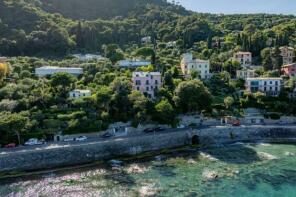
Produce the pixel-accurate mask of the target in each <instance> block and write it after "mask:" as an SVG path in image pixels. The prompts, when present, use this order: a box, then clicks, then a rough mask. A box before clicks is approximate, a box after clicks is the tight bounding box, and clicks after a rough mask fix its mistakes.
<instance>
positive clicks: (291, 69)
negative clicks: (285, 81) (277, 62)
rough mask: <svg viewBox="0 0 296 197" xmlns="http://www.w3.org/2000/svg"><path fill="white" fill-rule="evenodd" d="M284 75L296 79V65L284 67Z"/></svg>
mask: <svg viewBox="0 0 296 197" xmlns="http://www.w3.org/2000/svg"><path fill="white" fill-rule="evenodd" d="M282 73H283V74H284V75H285V76H289V77H296V63H293V64H287V65H284V66H282Z"/></svg>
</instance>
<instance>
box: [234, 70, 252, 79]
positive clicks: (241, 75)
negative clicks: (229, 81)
mask: <svg viewBox="0 0 296 197" xmlns="http://www.w3.org/2000/svg"><path fill="white" fill-rule="evenodd" d="M255 76H256V74H255V70H252V69H242V70H238V71H236V78H237V79H246V78H255Z"/></svg>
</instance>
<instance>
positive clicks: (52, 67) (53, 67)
mask: <svg viewBox="0 0 296 197" xmlns="http://www.w3.org/2000/svg"><path fill="white" fill-rule="evenodd" d="M36 69H82V68H79V67H58V66H42V67H39V68H36Z"/></svg>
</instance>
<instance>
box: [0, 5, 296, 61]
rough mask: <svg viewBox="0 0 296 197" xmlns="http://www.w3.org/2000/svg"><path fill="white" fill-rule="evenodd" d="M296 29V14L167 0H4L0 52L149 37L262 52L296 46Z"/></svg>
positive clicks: (125, 43) (90, 48)
mask: <svg viewBox="0 0 296 197" xmlns="http://www.w3.org/2000/svg"><path fill="white" fill-rule="evenodd" d="M70 2H71V3H70ZM295 30H296V17H295V16H285V15H268V14H252V15H215V14H200V13H193V12H189V11H186V10H185V9H184V8H183V7H181V6H179V5H173V4H170V3H167V2H166V1H163V0H124V1H123V0H112V1H106V0H84V1H78V0H71V1H69V0H67V1H66V0H3V1H1V2H0V54H2V55H8V56H15V55H44V54H47V55H48V54H53V55H65V54H67V53H69V52H72V51H86V52H98V51H99V52H101V49H102V46H103V45H105V44H113V43H115V44H118V45H119V46H120V47H121V48H122V49H126V48H128V47H130V46H132V45H133V44H137V45H139V44H141V38H142V37H145V36H151V37H152V38H153V40H157V41H158V42H169V41H178V44H179V45H180V46H181V48H182V49H183V50H187V49H189V48H192V47H195V48H196V47H197V48H198V47H199V46H200V45H201V44H202V43H201V42H209V41H212V40H213V38H214V40H217V41H219V42H223V43H224V44H226V46H225V48H224V50H233V49H235V47H237V46H238V45H239V46H241V47H242V49H244V50H250V51H252V52H253V53H254V55H255V56H259V55H260V50H262V49H263V48H265V47H271V46H275V45H288V44H289V45H292V46H294V45H295V43H296V36H295Z"/></svg>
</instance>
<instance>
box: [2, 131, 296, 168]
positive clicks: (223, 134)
mask: <svg viewBox="0 0 296 197" xmlns="http://www.w3.org/2000/svg"><path fill="white" fill-rule="evenodd" d="M258 140H264V141H269V142H277V141H280V142H290V141H294V140H295V141H296V126H290V127H288V126H283V127H280V126H279V127H269V126H262V127H259V126H258V127H221V128H207V129H201V130H187V131H184V130H183V131H174V132H165V133H158V134H155V135H153V134H151V135H143V136H137V137H126V138H117V139H112V140H108V141H99V142H90V143H84V144H75V145H65V146H60V147H45V148H42V147H40V148H37V149H34V150H23V151H9V152H6V153H5V152H2V153H0V172H9V171H31V170H40V169H48V168H55V167H63V166H73V165H80V164H86V163H91V162H95V161H102V160H107V159H112V158H116V157H119V156H125V155H126V156H130V155H136V154H141V153H144V152H148V151H156V150H161V149H167V148H176V147H181V146H185V145H190V144H192V143H198V144H200V145H202V146H208V145H213V144H218V143H232V142H237V141H258Z"/></svg>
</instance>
